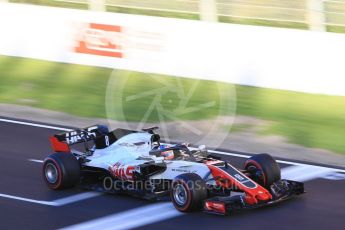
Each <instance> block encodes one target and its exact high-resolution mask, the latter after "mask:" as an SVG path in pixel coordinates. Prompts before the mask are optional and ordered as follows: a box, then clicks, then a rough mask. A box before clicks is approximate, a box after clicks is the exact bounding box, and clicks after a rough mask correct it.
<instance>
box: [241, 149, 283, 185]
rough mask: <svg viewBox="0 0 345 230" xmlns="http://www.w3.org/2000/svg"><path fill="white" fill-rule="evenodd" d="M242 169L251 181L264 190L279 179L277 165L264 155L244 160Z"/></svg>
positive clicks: (267, 155) (269, 156)
mask: <svg viewBox="0 0 345 230" xmlns="http://www.w3.org/2000/svg"><path fill="white" fill-rule="evenodd" d="M244 169H245V170H246V171H248V172H249V173H250V175H251V176H250V177H251V179H253V180H254V181H255V182H257V183H258V184H260V185H261V186H263V187H266V188H268V187H270V186H271V185H272V184H273V183H274V182H276V181H278V180H280V178H281V175H280V167H279V165H278V163H277V162H276V161H275V160H274V159H273V157H272V156H271V155H269V154H266V153H261V154H257V155H254V156H252V157H250V158H249V159H248V160H246V162H245V164H244Z"/></svg>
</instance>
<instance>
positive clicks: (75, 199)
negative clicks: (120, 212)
mask: <svg viewBox="0 0 345 230" xmlns="http://www.w3.org/2000/svg"><path fill="white" fill-rule="evenodd" d="M100 195H102V193H97V192H84V193H80V194H77V195H73V196H68V197H65V198H61V199H57V200H53V201H43V200H34V199H28V198H24V197H19V196H12V195H8V194H3V193H0V197H2V198H7V199H12V200H19V201H25V202H30V203H35V204H42V205H48V206H63V205H67V204H71V203H75V202H78V201H82V200H86V199H90V198H92V197H96V196H100Z"/></svg>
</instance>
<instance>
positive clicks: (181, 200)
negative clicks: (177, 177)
mask: <svg viewBox="0 0 345 230" xmlns="http://www.w3.org/2000/svg"><path fill="white" fill-rule="evenodd" d="M174 200H175V201H176V203H177V204H178V205H181V206H182V205H184V204H185V203H186V202H187V191H186V188H185V187H184V186H183V185H182V184H177V185H176V187H175V189H174Z"/></svg>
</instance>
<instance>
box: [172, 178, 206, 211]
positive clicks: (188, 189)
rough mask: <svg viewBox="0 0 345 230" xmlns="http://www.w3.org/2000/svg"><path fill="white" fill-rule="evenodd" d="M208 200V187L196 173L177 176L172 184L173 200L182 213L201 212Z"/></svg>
mask: <svg viewBox="0 0 345 230" xmlns="http://www.w3.org/2000/svg"><path fill="white" fill-rule="evenodd" d="M206 198H207V187H206V184H205V182H204V181H203V179H202V178H201V177H200V176H199V175H197V174H195V173H185V174H181V175H179V176H177V177H176V178H175V179H174V180H173V182H172V190H171V200H172V202H173V204H174V206H175V208H176V209H177V210H179V211H181V212H192V211H196V210H200V209H201V207H202V201H203V200H205V199H206Z"/></svg>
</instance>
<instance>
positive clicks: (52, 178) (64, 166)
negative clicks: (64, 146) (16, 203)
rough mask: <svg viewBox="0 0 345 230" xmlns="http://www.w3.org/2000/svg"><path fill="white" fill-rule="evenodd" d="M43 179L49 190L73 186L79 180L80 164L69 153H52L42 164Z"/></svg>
mask: <svg viewBox="0 0 345 230" xmlns="http://www.w3.org/2000/svg"><path fill="white" fill-rule="evenodd" d="M42 170H43V179H44V181H45V182H46V184H47V186H48V187H49V188H51V189H54V190H58V189H63V188H70V187H73V186H75V185H76V184H77V183H78V182H79V180H80V164H79V162H78V160H77V159H76V158H75V157H74V156H73V155H72V154H70V153H62V152H59V153H54V154H51V155H49V156H48V157H47V158H46V159H45V160H44V162H43V168H42Z"/></svg>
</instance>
